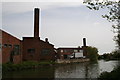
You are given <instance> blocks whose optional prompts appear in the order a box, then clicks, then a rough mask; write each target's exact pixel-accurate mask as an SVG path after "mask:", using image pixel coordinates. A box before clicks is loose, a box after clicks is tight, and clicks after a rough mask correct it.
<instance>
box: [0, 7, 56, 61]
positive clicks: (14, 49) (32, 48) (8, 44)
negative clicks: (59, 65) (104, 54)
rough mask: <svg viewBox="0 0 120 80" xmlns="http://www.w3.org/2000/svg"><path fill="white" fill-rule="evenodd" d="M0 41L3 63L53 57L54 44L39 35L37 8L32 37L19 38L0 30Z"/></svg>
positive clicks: (52, 58)
mask: <svg viewBox="0 0 120 80" xmlns="http://www.w3.org/2000/svg"><path fill="white" fill-rule="evenodd" d="M0 41H1V42H0V57H1V56H2V62H3V63H7V62H13V63H20V62H22V61H41V60H54V59H55V52H54V45H52V44H50V43H49V41H48V38H46V39H45V41H43V40H41V39H40V37H39V9H38V8H35V11H34V37H23V40H19V39H17V38H16V37H14V36H12V35H10V34H9V33H7V32H5V31H3V30H0ZM0 59H1V58H0Z"/></svg>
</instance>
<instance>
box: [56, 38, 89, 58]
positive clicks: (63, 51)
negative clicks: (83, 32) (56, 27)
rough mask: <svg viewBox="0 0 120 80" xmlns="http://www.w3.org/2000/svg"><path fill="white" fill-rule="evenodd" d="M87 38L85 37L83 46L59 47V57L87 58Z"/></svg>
mask: <svg viewBox="0 0 120 80" xmlns="http://www.w3.org/2000/svg"><path fill="white" fill-rule="evenodd" d="M86 48H87V46H86V38H83V46H82V47H80V46H78V47H77V48H75V47H71V48H68V47H61V48H58V49H57V54H58V58H59V59H76V58H77V59H78V58H86V57H87V51H86Z"/></svg>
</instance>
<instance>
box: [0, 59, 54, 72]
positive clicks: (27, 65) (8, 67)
mask: <svg viewBox="0 0 120 80" xmlns="http://www.w3.org/2000/svg"><path fill="white" fill-rule="evenodd" d="M54 64H55V62H53V61H42V62H35V61H25V62H22V63H20V64H14V63H11V62H8V63H5V64H3V65H2V70H3V72H7V71H19V70H27V69H35V68H39V67H43V66H52V65H54Z"/></svg>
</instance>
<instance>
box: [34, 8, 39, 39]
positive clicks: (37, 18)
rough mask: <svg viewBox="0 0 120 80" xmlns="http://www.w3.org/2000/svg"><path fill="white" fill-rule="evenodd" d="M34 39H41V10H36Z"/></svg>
mask: <svg viewBox="0 0 120 80" xmlns="http://www.w3.org/2000/svg"><path fill="white" fill-rule="evenodd" d="M34 37H36V38H38V37H39V8H35V9H34Z"/></svg>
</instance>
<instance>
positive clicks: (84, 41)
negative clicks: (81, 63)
mask: <svg viewBox="0 0 120 80" xmlns="http://www.w3.org/2000/svg"><path fill="white" fill-rule="evenodd" d="M83 46H86V38H83Z"/></svg>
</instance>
